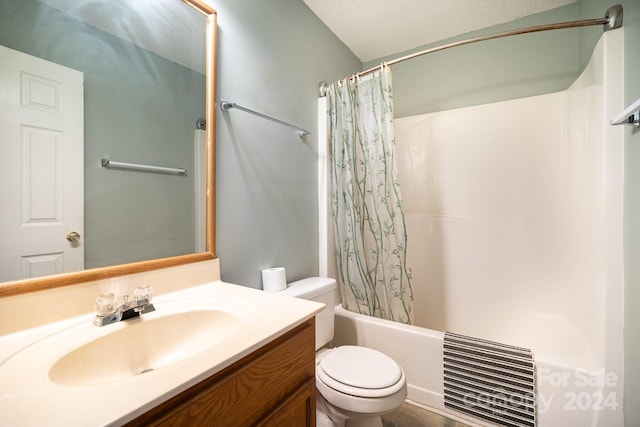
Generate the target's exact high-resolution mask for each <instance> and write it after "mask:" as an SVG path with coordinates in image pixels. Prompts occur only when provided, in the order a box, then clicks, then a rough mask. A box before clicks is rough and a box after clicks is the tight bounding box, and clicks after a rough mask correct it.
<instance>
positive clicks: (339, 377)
mask: <svg viewBox="0 0 640 427" xmlns="http://www.w3.org/2000/svg"><path fill="white" fill-rule="evenodd" d="M316 376H317V378H318V379H319V380H320V381H322V382H323V383H324V384H326V385H327V386H329V387H331V388H332V389H334V390H336V391H338V392H341V393H345V394H349V395H352V396H358V397H368V398H372V397H384V396H389V395H392V394H394V393H396V392H398V391H399V390H401V389H402V388H403V387H405V378H404V372H403V371H402V369H401V368H400V366H398V364H397V363H396V362H395V361H394V360H393V359H391V358H390V357H389V356H387V355H385V354H383V353H381V352H379V351H376V350H373V349H371V348H366V347H359V346H343V347H337V348H335V349H333V350H332V351H331V352H330V353H329V354H328V355H326V356H325V357H323V358H322V359H321V360H320V363H318V366H317V369H316Z"/></svg>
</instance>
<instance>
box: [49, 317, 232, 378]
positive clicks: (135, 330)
mask: <svg viewBox="0 0 640 427" xmlns="http://www.w3.org/2000/svg"><path fill="white" fill-rule="evenodd" d="M120 325H121V326H120ZM239 325H240V319H239V318H238V317H237V316H236V315H235V314H234V313H232V312H229V311H225V310H218V309H213V310H202V309H201V310H194V311H185V312H178V313H172V314H168V315H164V316H160V317H152V316H148V317H145V316H141V317H140V318H137V319H131V320H128V321H126V322H120V323H119V326H120V327H119V328H114V329H116V330H114V331H113V332H111V333H108V334H107V335H103V336H101V337H100V338H96V339H94V340H93V341H89V342H87V343H85V344H83V345H82V346H80V347H77V348H75V349H73V350H70V351H69V352H68V353H66V354H65V355H64V356H62V357H61V358H59V359H58V360H57V361H56V362H55V363H54V364H53V366H51V368H50V369H49V378H50V379H51V381H53V382H56V383H59V384H63V385H71V386H82V385H90V384H100V383H105V382H109V381H115V380H120V379H123V378H129V377H133V376H136V375H140V374H145V373H148V372H152V371H154V370H156V369H160V368H163V367H166V366H169V365H172V364H174V363H176V362H180V361H182V360H185V359H187V358H189V357H191V356H194V355H196V354H198V353H201V352H203V351H205V350H208V349H210V348H211V347H213V346H215V345H216V344H218V343H219V342H220V341H222V340H223V339H224V338H226V337H228V336H230V335H231V334H233V333H234V332H235V331H236V330H237V329H238V327H239ZM112 327H113V325H108V326H105V327H104V328H112Z"/></svg>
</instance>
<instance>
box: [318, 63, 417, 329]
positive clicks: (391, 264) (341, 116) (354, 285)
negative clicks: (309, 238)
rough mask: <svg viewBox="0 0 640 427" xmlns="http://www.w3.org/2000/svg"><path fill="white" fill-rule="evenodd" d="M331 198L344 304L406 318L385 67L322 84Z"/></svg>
mask: <svg viewBox="0 0 640 427" xmlns="http://www.w3.org/2000/svg"><path fill="white" fill-rule="evenodd" d="M327 96H328V114H329V125H330V138H331V143H330V145H331V148H330V152H331V175H332V192H331V199H332V200H331V202H332V209H333V222H334V231H335V238H336V239H335V240H336V256H337V262H338V274H339V282H340V291H341V294H342V301H343V305H344V307H345V308H346V309H348V310H351V311H355V312H358V313H362V314H367V315H370V316H375V317H379V318H382V319H388V320H394V321H398V322H403V323H412V321H413V291H412V289H411V283H410V278H411V274H410V272H409V269H408V267H407V264H406V249H407V233H406V229H405V222H404V215H403V213H402V198H401V196H400V186H399V183H398V174H397V167H396V161H395V157H394V152H395V137H394V125H393V97H392V89H391V69H390V68H389V67H386V66H383V67H382V68H381V69H380V70H379V71H375V72H373V73H372V74H370V75H368V76H366V77H363V78H358V77H352V78H348V79H345V80H341V81H338V82H336V83H333V84H331V85H330V86H329V88H328V90H327Z"/></svg>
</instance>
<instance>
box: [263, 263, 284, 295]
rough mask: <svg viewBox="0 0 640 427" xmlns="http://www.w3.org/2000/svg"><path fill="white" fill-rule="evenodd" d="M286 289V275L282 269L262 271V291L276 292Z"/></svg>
mask: <svg viewBox="0 0 640 427" xmlns="http://www.w3.org/2000/svg"><path fill="white" fill-rule="evenodd" d="M286 287H287V273H286V271H285V269H284V267H273V268H268V269H266V270H262V289H263V290H265V291H269V292H277V291H281V290H283V289H285V288H286Z"/></svg>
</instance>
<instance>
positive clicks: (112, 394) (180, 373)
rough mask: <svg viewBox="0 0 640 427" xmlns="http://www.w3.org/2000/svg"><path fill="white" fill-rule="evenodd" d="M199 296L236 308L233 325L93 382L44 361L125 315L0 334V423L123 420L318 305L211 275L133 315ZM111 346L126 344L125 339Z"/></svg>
mask: <svg viewBox="0 0 640 427" xmlns="http://www.w3.org/2000/svg"><path fill="white" fill-rule="evenodd" d="M207 301H215V302H216V304H219V305H220V306H224V304H230V305H233V306H234V310H236V312H241V313H242V315H241V321H240V323H239V325H238V327H237V329H236V330H235V332H234V333H233V334H231V335H230V336H228V337H227V338H224V339H223V340H222V341H221V342H220V343H219V345H215V346H213V347H212V348H210V349H207V350H204V351H201V352H199V353H197V354H195V355H193V356H190V357H189V358H187V359H184V360H181V361H178V362H175V363H173V364H170V365H168V366H164V367H161V368H158V369H155V370H153V371H152V372H148V373H145V374H144V375H135V376H131V377H128V378H123V379H118V380H113V381H106V382H101V383H98V384H89V385H68V384H60V383H57V382H54V381H52V380H51V378H50V375H49V369H50V367H51V366H52V365H53V364H54V363H55V362H56V361H57V360H59V359H60V358H61V357H63V356H64V355H65V354H68V353H69V351H71V350H73V349H74V348H77V347H78V346H80V345H82V344H83V343H86V342H88V341H91V340H94V339H97V338H100V337H102V336H104V335H107V334H109V333H112V332H115V331H118V330H119V329H122V328H127V327H129V324H128V321H124V322H118V323H115V324H112V325H107V326H104V327H97V326H94V325H93V324H92V320H93V317H94V316H93V314H87V315H83V316H77V317H74V318H70V319H64V320H61V321H59V322H55V323H50V324H46V325H43V326H40V327H37V328H32V329H27V330H23V331H19V332H16V333H11V334H8V335H4V336H0V425H6V426H36V425H38V426H42V425H48V426H53V425H65V426H74V425H77V426H97V425H119V424H122V423H125V422H128V421H130V420H132V419H134V418H135V417H137V416H138V415H140V414H142V413H144V412H146V411H148V410H149V409H151V408H153V407H155V406H157V405H158V404H160V403H162V402H163V401H165V400H167V399H169V398H171V397H173V396H175V395H176V394H178V393H180V392H181V391H184V390H186V389H187V388H189V387H191V386H192V385H194V384H196V383H198V382H200V381H202V380H203V379H205V378H207V377H209V376H211V375H213V374H215V373H216V372H218V371H220V370H222V369H223V368H225V367H227V366H229V365H231V364H232V363H234V362H236V361H238V360H240V359H241V358H243V357H244V356H246V355H248V354H249V353H251V352H253V351H254V350H257V349H258V348H260V347H261V346H263V345H264V344H266V343H268V342H269V341H271V340H273V339H274V338H276V337H278V336H281V335H283V334H284V333H285V332H287V331H289V330H291V329H293V328H295V327H296V326H298V325H300V324H302V323H303V322H304V321H306V320H308V319H309V318H311V317H312V316H313V315H315V314H316V313H318V312H319V311H320V310H321V309H322V308H323V304H319V303H316V302H312V301H306V300H301V299H296V298H290V297H286V296H282V295H278V294H277V293H269V292H262V291H259V290H255V289H251V288H247V287H243V286H238V285H233V284H229V283H224V282H221V281H215V282H210V283H206V284H202V285H198V286H194V287H191V288H187V289H184V290H180V291H176V292H171V293H166V294H164V295H161V296H159V297H157V298H155V299H154V301H153V303H154V305H155V307H156V311H155V312H153V313H149V314H145V315H143V316H141V318H140V319H139V320H138V321H145V320H152V319H154V318H157V317H158V316H162V315H163V307H169V306H171V304H174V305H175V304H176V302H179V304H181V306H182V307H184V306H186V305H188V304H194V305H198V304H207ZM130 345H131V346H134V345H136V343H131V344H130ZM112 351H113V352H114V354H116V353H117V352H126V351H127V347H126V346H125V347H124V348H113V349H112Z"/></svg>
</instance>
